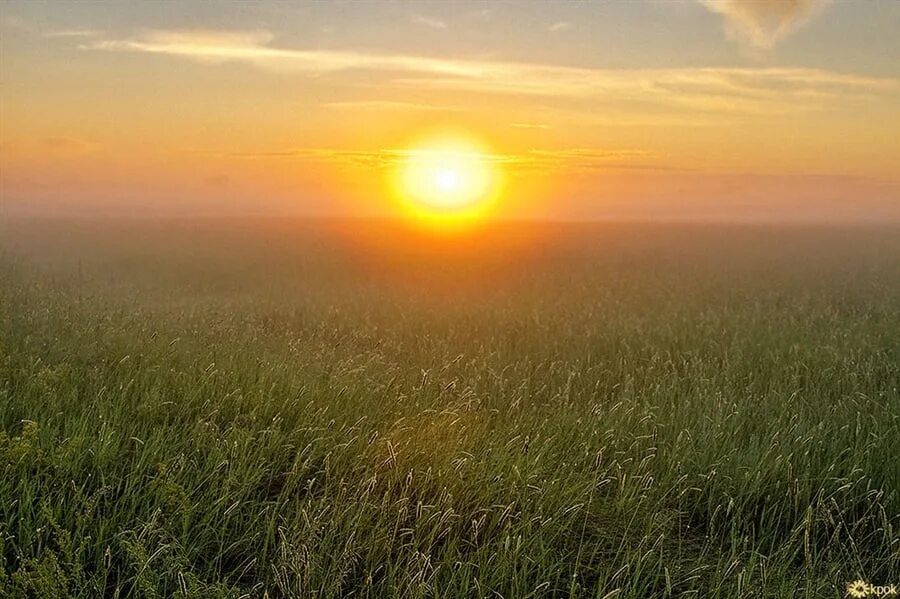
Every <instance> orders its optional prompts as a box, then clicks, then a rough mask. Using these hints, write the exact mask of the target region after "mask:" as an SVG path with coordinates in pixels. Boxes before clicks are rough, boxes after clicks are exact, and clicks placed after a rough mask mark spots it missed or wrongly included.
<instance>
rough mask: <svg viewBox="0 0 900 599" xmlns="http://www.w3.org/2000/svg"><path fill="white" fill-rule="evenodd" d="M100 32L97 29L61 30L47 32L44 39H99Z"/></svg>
mask: <svg viewBox="0 0 900 599" xmlns="http://www.w3.org/2000/svg"><path fill="white" fill-rule="evenodd" d="M100 35H101V32H100V31H97V30H96V29H60V30H58V31H47V32H45V33H44V34H43V36H44V37H99V36H100Z"/></svg>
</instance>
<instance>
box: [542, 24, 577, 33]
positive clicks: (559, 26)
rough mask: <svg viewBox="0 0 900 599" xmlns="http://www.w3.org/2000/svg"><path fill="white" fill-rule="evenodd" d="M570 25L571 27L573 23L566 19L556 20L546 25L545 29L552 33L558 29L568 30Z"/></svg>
mask: <svg viewBox="0 0 900 599" xmlns="http://www.w3.org/2000/svg"><path fill="white" fill-rule="evenodd" d="M572 27H573V25H572V24H571V23H569V22H568V21H557V22H556V23H553V24H552V25H550V26H549V27H547V31H550V32H552V33H557V32H559V31H568V30H569V29H571V28H572Z"/></svg>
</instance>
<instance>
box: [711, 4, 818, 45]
mask: <svg viewBox="0 0 900 599" xmlns="http://www.w3.org/2000/svg"><path fill="white" fill-rule="evenodd" d="M828 1H829V0H700V2H701V3H702V4H703V5H704V6H706V7H707V8H708V9H709V10H711V11H713V12H715V13H718V14H721V15H722V16H723V17H724V18H725V27H726V31H727V32H728V35H729V36H730V37H732V38H734V39H736V40H738V41H739V42H741V43H744V44H747V45H749V46H750V47H752V48H756V49H762V50H768V49H771V48H773V47H774V46H775V45H776V44H777V43H778V42H779V41H781V40H782V39H783V38H784V37H786V36H787V35H789V34H790V33H791V32H793V31H794V30H796V29H797V28H798V27H800V26H801V25H803V24H804V23H805V22H806V21H807V20H808V19H809V17H810V16H811V15H813V14H814V13H815V12H816V11H817V10H818V9H820V8H821V7H823V6H824V5H825V4H827V3H828Z"/></svg>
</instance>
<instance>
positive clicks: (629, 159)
mask: <svg viewBox="0 0 900 599" xmlns="http://www.w3.org/2000/svg"><path fill="white" fill-rule="evenodd" d="M413 153H414V150H409V149H382V150H344V149H333V148H296V149H287V150H275V151H265V152H241V153H235V154H229V156H231V157H236V158H249V159H269V158H286V159H294V160H302V161H307V162H319V163H327V164H336V165H342V166H357V167H366V168H392V167H394V166H396V165H397V164H400V163H402V162H403V161H404V160H406V159H407V158H408V157H409V156H410V155H411V154H413ZM478 157H479V158H480V159H482V160H485V161H488V162H493V163H495V164H499V165H503V166H505V167H506V168H509V169H511V170H519V171H537V172H548V171H553V170H564V171H566V172H589V171H594V170H601V169H602V170H609V169H652V170H656V169H662V168H666V169H667V170H668V168H667V167H663V166H659V165H657V164H656V163H655V161H654V159H655V158H657V156H656V155H655V154H654V153H652V152H648V151H646V150H637V149H628V148H626V149H602V148H566V149H558V150H528V151H526V152H522V153H518V154H496V153H490V154H479V155H478Z"/></svg>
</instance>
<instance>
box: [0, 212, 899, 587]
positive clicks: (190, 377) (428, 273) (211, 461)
mask: <svg viewBox="0 0 900 599" xmlns="http://www.w3.org/2000/svg"><path fill="white" fill-rule="evenodd" d="M898 387H900V231H898V230H897V229H890V228H887V227H876V226H872V227H867V228H857V229H850V228H844V229H840V228H827V227H787V226H781V227H776V226H736V225H734V226H726V225H674V224H673V225H661V224H657V225H651V224H627V223H621V224H592V225H564V224H543V225H526V224H506V225H498V226H497V227H496V228H494V229H491V230H485V231H480V232H473V233H470V234H466V235H458V236H429V235H427V234H424V233H416V232H412V231H409V230H406V229H405V228H403V227H402V226H400V225H396V224H392V223H377V222H352V221H346V222H342V221H327V222H326V221H323V222H318V223H317V222H315V221H301V220H282V221H274V220H272V221H269V220H263V219H259V220H248V221H243V222H240V221H227V220H219V221H212V220H209V221H199V220H198V221H190V220H183V221H154V222H151V221H147V222H137V221H127V220H121V221H115V220H110V221H105V222H101V221H90V222H89V221H86V220H83V221H79V220H70V221H13V220H12V219H7V220H6V222H4V223H2V224H0V596H2V597H20V596H22V597H69V596H73V597H100V596H107V597H240V596H245V597H264V596H268V597H270V598H273V599H274V598H276V597H316V598H329V597H388V598H390V597H397V598H400V597H403V598H414V597H504V598H506V599H524V598H528V597H596V598H607V599H611V598H613V597H615V598H617V599H624V598H650V597H681V596H691V597H698V598H703V599H706V598H726V597H728V598H732V597H764V596H770V597H844V596H846V592H845V590H846V585H847V584H848V583H849V582H851V581H853V580H856V579H863V580H865V581H868V582H870V583H872V584H892V583H893V584H898V583H900V459H898V452H900V388H898Z"/></svg>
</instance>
